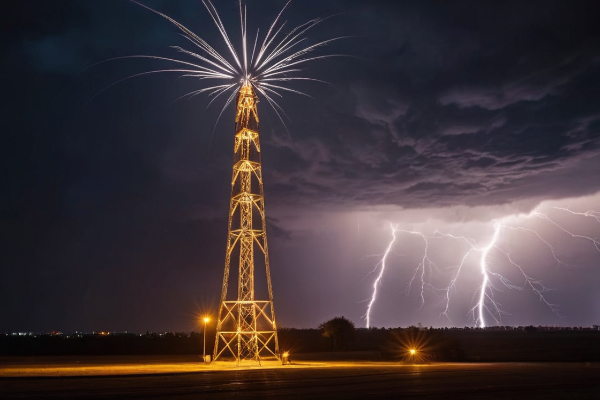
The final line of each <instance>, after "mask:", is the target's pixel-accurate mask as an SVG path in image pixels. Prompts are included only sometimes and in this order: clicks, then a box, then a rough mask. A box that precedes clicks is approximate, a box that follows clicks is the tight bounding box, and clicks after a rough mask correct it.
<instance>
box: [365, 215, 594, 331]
mask: <svg viewBox="0 0 600 400" xmlns="http://www.w3.org/2000/svg"><path fill="white" fill-rule="evenodd" d="M553 209H554V210H558V211H561V212H565V213H568V214H570V215H572V216H579V217H586V218H591V219H594V220H596V221H597V222H599V223H600V212H598V211H585V212H576V211H572V210H570V209H568V208H562V207H554V208H553ZM530 218H540V219H542V220H544V221H546V222H548V223H549V224H550V225H551V226H553V227H554V228H556V229H558V230H559V231H561V232H563V233H565V234H567V235H569V236H571V237H572V238H574V239H578V240H584V241H588V242H590V243H592V244H593V245H594V247H595V248H596V250H598V251H600V241H599V240H598V239H595V238H593V237H591V236H586V235H582V234H579V233H575V232H573V231H572V230H569V229H567V228H565V227H564V226H563V225H561V224H560V223H558V222H556V220H555V219H554V218H551V217H549V216H548V214H547V213H542V212H540V211H536V210H534V211H532V212H531V213H529V214H527V215H522V214H519V215H511V216H507V217H504V218H502V219H497V220H493V221H492V222H491V225H492V229H493V232H492V237H491V239H490V240H489V241H488V242H487V244H486V245H481V246H480V245H478V244H477V242H476V241H475V240H474V239H470V238H467V237H465V236H455V235H452V234H449V233H443V232H440V231H438V230H436V231H435V232H434V233H433V235H430V236H428V235H426V234H424V233H422V232H420V231H414V230H405V229H399V228H398V226H399V225H393V224H392V223H390V230H391V240H390V242H389V243H388V245H387V247H386V250H385V252H384V253H383V255H382V257H381V259H380V261H379V262H378V263H377V264H376V265H375V268H374V270H378V271H379V272H378V274H377V277H376V279H375V281H374V283H373V292H372V295H371V298H370V301H369V304H368V307H367V311H366V314H365V319H366V326H367V328H369V327H370V326H371V311H372V309H373V306H374V303H375V300H376V297H377V289H378V288H379V287H380V286H381V284H382V281H383V275H384V272H385V267H386V262H387V260H388V257H389V253H390V251H391V249H392V247H393V245H394V243H395V242H396V239H397V234H398V233H406V234H410V235H417V236H419V237H420V238H422V239H423V241H424V243H425V247H424V250H423V257H422V259H421V260H420V262H419V263H418V265H417V266H416V268H415V269H414V271H413V273H412V276H411V278H410V280H409V282H408V284H407V288H406V293H407V294H408V292H409V291H410V288H411V287H412V286H413V285H414V284H415V281H417V282H418V285H419V287H420V292H419V295H420V300H421V307H422V306H423V305H424V303H425V290H426V289H427V288H430V289H431V290H432V291H433V292H435V293H438V292H441V293H443V296H442V297H443V300H442V303H443V304H444V310H443V311H442V313H441V315H443V316H445V317H447V318H448V319H449V317H448V312H449V309H450V303H451V297H452V296H451V295H452V293H453V292H455V291H456V283H457V281H458V280H459V277H460V276H461V274H463V273H464V271H465V269H466V268H465V267H466V265H467V261H468V260H469V259H470V258H471V256H472V255H473V254H474V253H479V254H480V256H479V259H478V270H479V274H480V276H481V284H480V286H479V288H478V290H477V292H476V293H475V294H476V296H475V297H476V298H477V300H476V302H475V305H474V306H473V308H471V310H470V311H469V313H470V314H471V315H472V317H473V320H474V323H475V325H477V326H479V327H481V328H484V327H485V326H486V317H488V316H490V317H492V318H493V320H494V322H495V323H496V324H500V323H501V316H502V314H506V312H504V311H503V310H502V308H501V307H500V305H499V304H498V302H497V301H496V300H495V299H494V293H495V292H496V291H498V290H500V289H501V288H507V289H511V290H512V289H515V290H523V289H526V288H528V289H529V290H531V291H532V292H533V293H535V295H536V296H537V297H538V299H539V300H540V301H541V302H542V303H543V304H545V305H546V306H547V307H548V308H549V309H550V310H551V311H552V312H553V313H555V314H556V315H558V316H559V317H560V313H559V310H558V306H557V305H556V304H553V303H551V302H550V301H548V300H547V299H546V297H545V296H544V293H545V292H547V291H549V290H550V289H549V288H547V287H546V286H545V285H544V284H543V283H542V281H540V280H538V279H535V278H533V277H531V276H530V275H528V274H527V273H526V271H525V268H524V267H523V266H522V265H521V264H519V263H518V262H517V261H515V260H514V259H513V257H512V256H511V254H510V252H509V251H508V250H506V249H504V248H503V247H502V235H503V232H505V231H508V230H514V231H518V232H522V233H526V234H529V235H531V236H533V237H534V238H536V239H537V240H539V241H540V242H541V243H542V244H544V245H545V246H546V247H547V248H548V250H549V252H550V254H551V255H552V257H553V259H554V260H555V261H556V262H557V265H568V264H567V263H565V262H564V261H562V260H561V259H560V258H559V257H558V255H557V254H556V251H555V248H554V246H553V245H552V244H551V243H550V242H549V241H548V240H547V239H545V238H544V236H542V235H541V234H540V233H539V232H538V231H536V230H535V229H532V228H527V227H524V226H520V225H519V224H518V221H519V220H526V219H530ZM434 239H449V240H454V241H461V242H463V243H465V244H466V245H467V249H466V251H464V252H463V253H462V255H461V257H460V262H459V263H458V265H456V266H454V267H452V269H453V270H454V273H453V274H452V276H451V278H450V281H449V283H448V285H447V286H446V287H445V288H441V289H440V288H436V287H435V286H434V285H432V284H431V283H429V282H428V279H427V278H428V277H430V276H431V274H432V273H433V272H437V271H438V270H437V267H436V266H435V264H434V263H433V261H432V260H431V259H430V257H429V253H428V252H429V247H430V240H434ZM493 254H496V255H499V256H500V258H502V257H503V258H504V261H503V262H502V263H501V262H500V260H498V261H497V262H495V263H492V261H491V260H492V255H493ZM498 264H508V265H509V266H511V267H513V268H514V269H516V271H518V272H519V274H520V275H521V276H522V279H523V283H522V284H521V285H517V284H514V283H512V282H511V281H510V280H509V279H508V278H506V277H505V276H504V275H502V274H501V273H500V272H498ZM499 285H500V286H499Z"/></svg>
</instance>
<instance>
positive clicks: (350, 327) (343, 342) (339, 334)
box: [319, 316, 355, 350]
mask: <svg viewBox="0 0 600 400" xmlns="http://www.w3.org/2000/svg"><path fill="white" fill-rule="evenodd" d="M319 329H320V330H321V334H322V335H323V337H326V338H329V340H330V343H331V350H346V349H347V347H348V342H349V341H351V340H352V339H353V338H354V329H355V328H354V322H352V321H350V320H349V319H347V318H346V317H344V316H341V317H335V318H332V319H330V320H329V321H325V322H323V323H322V324H321V325H319Z"/></svg>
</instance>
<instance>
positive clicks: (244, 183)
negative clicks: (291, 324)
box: [213, 83, 279, 364]
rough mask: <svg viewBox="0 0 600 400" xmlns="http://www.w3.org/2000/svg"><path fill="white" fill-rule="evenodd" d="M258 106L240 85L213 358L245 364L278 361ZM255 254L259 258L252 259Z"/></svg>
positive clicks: (251, 93)
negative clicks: (231, 291) (232, 285)
mask: <svg viewBox="0 0 600 400" xmlns="http://www.w3.org/2000/svg"><path fill="white" fill-rule="evenodd" d="M257 103H258V98H257V97H256V94H255V93H254V89H253V88H252V86H251V85H250V84H248V83H246V84H244V85H243V86H242V87H241V88H240V91H239V92H238V94H237V106H236V114H235V144H234V149H233V152H234V160H233V175H232V178H231V202H230V206H229V231H228V235H227V253H226V254H225V272H224V275H223V290H222V292H221V303H220V306H219V315H218V322H217V336H216V340H215V350H214V355H213V359H214V360H217V359H219V358H225V357H231V356H233V358H234V359H235V360H236V362H237V363H238V364H239V363H240V361H243V360H254V361H257V362H259V363H260V360H261V357H263V358H264V357H273V356H275V357H277V358H279V344H278V342H277V327H276V324H275V309H274V308H273V287H272V285H271V273H270V270H269V252H268V248H267V230H266V228H267V226H266V220H265V203H264V193H263V177H262V170H261V154H260V141H259V137H258V136H259V135H258V112H257V108H256V106H257ZM255 250H256V251H255ZM255 254H256V255H258V257H256V259H255ZM236 259H237V260H236ZM259 259H260V260H259ZM232 260H234V261H233V265H234V267H235V263H236V262H238V291H237V300H227V289H228V287H229V271H230V267H231V265H232V262H231V261H232ZM255 260H256V261H264V266H265V275H266V284H267V291H268V295H269V299H268V300H256V299H255V290H254V270H255V268H254V267H255Z"/></svg>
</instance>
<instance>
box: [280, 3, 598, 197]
mask: <svg viewBox="0 0 600 400" xmlns="http://www.w3.org/2000/svg"><path fill="white" fill-rule="evenodd" d="M346 7H347V6H346ZM347 8H349V9H350V10H351V11H350V12H349V15H350V16H349V17H347V18H348V19H349V20H350V21H352V22H353V23H354V25H353V27H352V28H354V29H356V30H358V34H357V36H359V38H357V39H353V40H354V43H355V46H350V45H348V48H344V50H348V49H350V48H352V50H354V51H356V53H358V54H357V55H358V56H359V57H362V58H363V60H359V61H356V60H347V59H343V61H340V60H336V61H335V62H336V67H338V68H340V69H343V70H345V71H346V72H344V73H343V74H344V78H343V79H344V81H343V83H342V82H341V81H337V80H336V77H335V76H334V77H332V80H333V82H334V84H337V86H336V87H337V88H338V90H339V91H338V92H337V93H335V91H333V90H332V91H330V92H328V93H329V98H328V100H327V103H328V104H327V105H326V106H325V107H324V109H325V110H326V111H325V112H318V111H315V110H312V113H314V114H313V115H307V114H303V115H300V116H299V117H297V119H298V120H304V121H305V122H303V124H302V125H299V124H298V123H295V124H294V126H295V128H294V130H295V131H298V132H301V134H300V135H299V137H298V138H297V141H296V150H295V152H296V154H297V155H298V156H299V157H300V158H301V159H302V160H303V161H304V162H305V163H308V164H309V166H308V167H304V168H302V170H301V171H296V175H297V176H295V178H294V179H293V180H290V183H289V188H288V190H287V193H292V194H293V195H294V196H295V197H297V196H300V197H302V196H303V195H304V196H306V197H307V201H313V200H314V198H313V197H312V196H311V195H309V194H312V193H314V192H315V191H317V192H324V193H323V194H322V195H320V196H319V200H320V201H322V200H323V199H324V198H326V199H328V200H327V201H330V202H332V203H334V204H339V203H347V204H348V205H349V206H351V205H355V206H356V205H358V206H360V204H364V202H367V203H368V204H396V205H400V206H404V207H416V206H423V205H424V204H428V205H430V206H439V205H453V204H462V203H465V202H466V203H468V204H472V205H475V204H499V203H504V202H510V201H513V200H515V197H514V195H515V193H516V192H520V194H519V196H518V197H520V198H526V197H547V196H549V197H554V196H558V197H561V196H568V195H569V194H585V193H594V192H596V191H598V190H599V189H600V187H599V186H598V184H597V183H595V182H592V179H587V180H586V179H582V180H580V181H579V182H577V181H575V182H572V183H571V184H570V185H569V187H568V189H565V190H564V191H563V192H562V193H559V192H557V191H556V185H555V183H554V179H553V177H557V176H562V175H565V174H566V175H569V174H571V175H573V174H578V173H579V174H581V175H592V174H591V173H587V174H586V171H590V170H589V163H590V162H591V163H592V164H597V163H598V160H599V158H598V157H599V146H598V145H599V144H600V138H599V136H600V132H598V129H597V123H598V121H600V112H599V111H598V109H599V108H598V104H599V102H600V98H599V97H598V94H597V93H600V90H599V89H600V79H599V78H598V77H599V76H600V75H599V72H600V65H599V64H598V62H597V60H598V55H599V52H600V38H599V36H598V33H599V32H598V28H597V24H596V23H595V21H594V18H592V17H590V15H592V14H593V10H594V9H595V8H596V7H595V6H594V5H591V4H586V3H582V2H576V3H575V4H569V5H566V4H565V3H561V2H550V3H548V2H528V3H527V4H526V5H521V4H516V3H515V4H513V5H512V6H509V5H506V4H502V5H500V4H498V5H495V4H490V3H477V4H474V3H472V2H467V3H460V2H459V3H456V4H453V5H452V6H449V5H447V4H439V3H435V2H434V3H427V4H425V3H418V4H417V3H399V4H397V5H389V4H388V3H377V2H375V3H370V4H369V5H365V4H364V3H356V4H353V5H351V6H350V7H347ZM358 15H360V17H358ZM325 96H327V95H325ZM317 101H318V100H317ZM332 103H333V104H332ZM315 114H317V115H315ZM588 160H590V161H588ZM595 170H596V168H593V171H595ZM590 172H591V171H590ZM357 175H358V176H360V177H361V179H356V177H357ZM273 179H277V178H276V177H274V178H273ZM532 180H537V181H538V182H537V184H536V185H533V186H532V185H531V184H530V182H531V181H532ZM305 182H306V185H304V183H305ZM308 182H310V183H308Z"/></svg>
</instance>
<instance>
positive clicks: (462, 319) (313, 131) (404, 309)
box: [0, 0, 600, 332]
mask: <svg viewBox="0 0 600 400" xmlns="http://www.w3.org/2000/svg"><path fill="white" fill-rule="evenodd" d="M214 3H215V6H216V7H217V9H218V10H219V12H220V13H221V16H222V18H223V22H224V23H225V25H226V26H227V27H228V29H229V31H230V33H231V36H232V39H233V40H234V42H235V43H239V15H238V3H237V0H215V1H214ZM144 4H147V5H148V6H150V7H152V8H154V9H157V10H159V11H161V12H164V13H166V14H168V15H169V16H171V17H173V18H175V19H176V20H178V21H180V22H181V23H183V24H184V25H185V26H187V27H188V28H190V29H191V30H192V31H194V32H195V33H197V34H198V35H199V36H201V37H203V38H205V39H206V40H207V41H208V42H209V43H212V44H214V46H215V48H216V49H217V50H219V51H222V52H223V53H225V48H224V46H223V44H222V41H221V39H220V37H219V36H218V32H217V30H216V28H215V26H214V24H213V23H212V21H211V19H210V17H209V15H208V13H207V12H206V10H205V9H204V7H203V5H202V3H201V1H199V0H188V1H186V0H179V1H167V0H162V1H161V0H146V1H144ZM284 4H285V1H279V0H277V1H275V0H264V1H262V0H261V1H256V0H255V1H249V2H248V24H249V32H250V33H252V35H254V34H255V32H256V29H257V28H260V31H261V34H264V32H265V31H266V29H267V28H268V25H269V24H270V23H271V22H272V20H273V19H274V17H275V16H276V15H277V13H278V12H279V11H280V9H281V7H283V5H284ZM598 15H600V6H599V5H598V2H596V1H589V2H584V1H558V2H557V1H549V0H543V1H525V2H524V1H502V2H498V1H453V2H447V1H397V2H396V1H380V0H370V1H358V0H328V1H313V0H310V1H309V0H295V1H293V2H292V4H291V5H290V6H289V8H288V9H287V10H286V11H285V12H284V15H283V19H284V20H287V21H288V24H287V25H286V26H285V28H284V31H286V30H289V29H291V27H293V26H296V25H299V24H300V23H303V22H305V21H307V20H309V19H311V18H314V17H323V16H332V17H331V18H330V19H327V20H326V21H325V22H323V23H322V24H321V25H319V26H317V27H315V28H314V29H313V30H311V31H310V32H309V34H308V35H307V38H308V39H307V43H314V42H316V41H319V40H323V39H326V38H330V37H337V36H349V38H346V39H343V40H340V41H337V42H335V43H332V44H331V45H329V46H327V47H325V48H322V49H319V50H317V52H315V55H320V54H332V53H335V54H344V55H346V56H344V57H335V58H329V59H324V60H319V61H316V62H314V63H311V64H306V68H305V70H304V71H303V74H304V75H306V76H311V77H314V78H318V79H322V80H325V81H327V82H328V83H327V84H322V83H315V82H306V83H300V84H298V83H296V84H295V85H294V86H293V87H294V88H295V89H299V90H302V91H304V92H306V93H308V94H310V95H311V96H312V97H313V98H312V99H311V98H308V97H303V96H298V95H294V94H291V93H286V96H285V98H283V99H282V100H281V101H280V104H281V106H282V107H283V108H284V109H285V111H286V113H287V115H288V117H289V120H286V125H287V127H288V129H289V133H288V132H287V131H286V129H285V127H284V126H283V125H282V123H281V122H280V121H279V120H278V118H277V116H276V114H275V113H274V112H273V111H272V110H271V109H270V107H268V104H267V102H266V101H262V102H261V103H260V104H259V114H260V118H261V121H260V123H261V130H260V133H261V143H262V152H263V159H262V161H263V172H264V176H265V199H266V213H267V220H268V238H269V249H270V259H271V271H272V279H273V286H274V296H275V310H276V313H277V318H278V325H279V326H282V327H297V328H303V327H316V326H317V325H318V324H319V323H321V322H323V321H325V320H327V319H329V318H331V317H334V316H339V315H344V316H346V317H347V318H349V319H351V320H352V321H354V322H355V323H356V325H357V326H365V319H364V317H365V313H366V310H367V305H368V303H369V300H370V298H371V294H372V288H373V283H374V281H375V279H376V277H377V274H378V273H379V272H380V271H381V269H380V268H381V266H379V267H376V265H377V264H378V261H379V260H380V259H381V255H382V253H383V252H384V251H385V249H386V247H387V246H388V244H389V242H390V240H391V238H392V231H391V226H396V225H397V228H398V229H399V230H404V231H411V232H421V233H423V234H424V235H426V236H428V237H430V239H429V245H428V252H429V253H428V254H429V260H430V261H431V263H428V262H426V263H425V264H426V265H425V268H424V269H419V263H420V262H421V261H422V259H423V254H424V253H423V251H424V248H425V242H424V240H423V237H421V236H419V235H418V234H416V233H409V232H401V231H398V232H396V235H397V238H396V241H395V242H394V245H393V246H392V248H391V251H390V254H389V256H388V258H387V260H386V264H385V267H386V269H385V271H384V274H383V276H382V281H381V285H380V286H378V295H377V296H378V297H377V300H376V302H375V303H374V305H373V308H372V312H371V325H372V326H379V327H381V326H385V327H396V326H408V325H417V324H418V323H421V324H422V325H424V326H436V327H437V326H460V327H462V326H473V325H474V324H475V320H474V315H473V314H471V313H470V311H471V310H472V309H473V307H474V306H476V303H477V299H478V296H479V293H480V292H479V291H478V290H479V285H480V284H481V282H482V274H481V271H480V264H479V263H480V257H481V252H476V251H475V252H473V254H472V255H471V256H470V257H468V259H467V260H466V261H465V264H464V265H463V267H462V269H461V271H460V274H459V275H458V279H457V281H456V285H455V287H454V288H453V289H452V290H450V291H449V292H448V293H450V294H451V300H450V302H449V306H448V312H447V315H446V316H444V315H442V313H443V312H444V309H445V306H446V297H445V296H446V292H445V291H444V290H443V289H444V288H446V287H448V285H449V284H450V281H451V279H452V277H453V276H454V275H453V274H455V273H456V272H457V266H458V265H459V264H460V262H461V259H462V257H463V256H464V254H465V253H466V251H468V249H469V244H468V242H466V241H465V240H463V239H452V238H449V237H443V238H442V237H439V234H436V233H435V231H436V230H438V231H439V232H442V233H447V234H453V235H455V236H461V235H463V236H464V237H468V238H470V239H471V242H470V243H472V244H473V245H475V246H478V248H479V249H481V248H483V247H485V246H486V245H487V244H489V242H490V240H491V239H492V237H493V234H494V225H493V222H492V221H493V220H496V221H501V222H502V223H503V224H505V225H506V226H507V227H506V228H505V229H502V232H501V233H500V241H499V242H498V247H497V248H493V249H491V250H490V253H489V257H488V266H489V269H490V271H492V272H493V273H494V274H501V275H502V276H503V277H504V278H506V279H508V280H510V282H511V284H512V286H511V288H508V287H504V286H503V285H502V284H501V281H502V280H501V279H500V278H499V275H493V277H492V281H493V284H494V287H495V289H494V291H493V298H494V300H495V301H496V302H497V304H498V305H499V309H500V313H499V314H498V313H494V316H495V318H497V319H498V322H496V321H495V320H494V316H492V314H490V313H488V314H486V318H485V320H486V324H487V325H494V324H501V325H562V326H573V325H577V326H579V325H583V326H589V325H592V324H600V291H599V290H598V289H597V286H598V284H599V283H600V250H598V248H597V247H595V246H594V243H593V241H591V240H589V239H586V237H589V238H596V240H598V239H600V221H598V219H597V218H593V216H591V215H589V214H588V216H585V215H575V214H572V213H569V212H568V211H565V210H561V209H560V208H568V209H569V210H571V211H573V212H579V213H583V212H585V211H589V210H596V211H600V179H599V176H600V24H599V23H598ZM0 20H1V24H0V27H1V29H2V35H0V43H1V45H2V54H3V62H2V64H1V65H2V67H1V68H2V93H3V94H4V102H3V106H2V108H1V110H2V119H1V120H2V124H3V128H2V134H1V138H2V142H1V143H2V144H1V146H0V151H1V153H2V154H1V157H0V160H1V163H2V174H1V177H2V183H1V186H0V188H1V196H0V216H1V220H0V222H1V226H0V232H1V241H0V243H1V245H0V249H1V253H0V257H1V258H0V264H1V266H0V268H1V274H2V275H1V279H0V332H2V331H5V332H14V331H42V330H44V331H50V330H61V331H65V332H70V331H75V330H79V331H90V330H116V331H125V330H129V331H135V332H145V331H190V330H199V329H200V324H199V323H198V316H199V315H201V314H204V313H213V315H214V312H215V310H216V307H217V305H218V300H219V296H220V291H221V284H222V277H223V266H224V258H225V245H226V235H227V212H228V207H229V196H230V178H231V167H232V157H233V134H234V109H233V108H232V107H229V108H228V109H227V110H225V112H224V113H223V116H222V117H221V119H220V120H219V122H218V123H217V124H216V126H215V123H216V122H217V117H218V114H219V112H220V110H221V107H222V104H223V103H222V102H219V101H216V102H215V103H214V104H212V105H211V106H210V107H208V108H207V106H208V102H209V99H208V98H207V97H206V96H202V95H201V96H197V97H193V98H191V99H179V98H180V97H181V96H182V95H184V94H185V93H187V92H189V91H191V90H194V89H198V88H200V87H202V85H205V82H200V81H198V80H195V79H192V78H178V76H177V74H151V75H147V76H142V77H138V78H134V79H129V80H124V81H122V82H120V83H118V84H116V85H114V86H111V87H110V88H108V89H107V90H103V89H105V88H106V87H108V86H110V85H111V84H113V83H115V82H117V81H119V80H121V79H123V78H126V77H128V76H130V75H133V74H136V73H140V72H144V71H150V70H153V69H159V68H166V67H172V65H168V64H165V63H159V62H155V61H151V60H148V59H142V60H140V59H138V60H135V59H120V60H114V61H106V60H109V59H111V58H115V57H123V56H130V55H138V54H149V55H159V56H166V57H172V56H177V57H179V55H178V53H177V52H176V51H174V50H173V49H171V48H169V46H171V45H180V46H188V47H189V46H190V43H189V42H187V41H186V40H185V39H184V38H182V37H181V35H179V32H178V30H177V28H176V27H175V26H173V25H172V24H170V23H169V22H168V21H166V20H165V19H163V18H161V17H160V16H158V15H156V14H153V13H151V12H149V11H148V10H145V9H144V8H142V7H140V6H138V5H136V4H134V3H131V2H129V1H126V0H111V1H107V0H103V1H83V0H79V1H67V0H62V1H59V2H51V1H32V0H22V1H12V2H4V3H3V4H2V6H1V11H0ZM103 61H106V62H103ZM98 63H99V64H98ZM213 128H214V135H213ZM556 207H559V208H556ZM531 212H541V213H544V215H547V216H548V217H549V218H550V220H548V219H546V218H544V217H543V216H542V215H540V214H529V213H531ZM596 215H598V214H596ZM509 216H512V217H511V218H508V219H506V218H507V217H509ZM553 222H554V223H553ZM561 227H562V229H561ZM569 232H571V233H573V234H574V235H580V236H572V235H570V234H569ZM436 235H437V236H436ZM584 236H585V237H584ZM431 237H433V238H431ZM507 254H508V255H510V260H512V261H513V262H514V263H516V264H518V265H519V266H520V267H521V269H522V271H523V273H521V272H520V270H519V268H517V267H516V266H515V265H512V264H511V263H510V261H509V259H508V257H507ZM553 254H554V255H553ZM554 257H556V258H557V259H558V261H560V262H558V261H557V260H556V259H554ZM524 274H526V275H527V276H529V277H530V278H531V280H530V281H529V282H530V283H533V282H537V281H541V282H542V283H543V285H544V286H545V287H546V288H548V289H549V290H548V291H546V292H543V295H544V296H545V299H546V300H547V302H548V303H550V304H551V305H552V307H553V308H554V309H555V311H553V310H552V309H551V307H549V306H548V305H547V304H545V303H544V302H543V301H540V299H539V297H538V295H537V294H536V293H535V292H534V291H533V290H531V286H528V282H527V281H526V279H525V277H524ZM421 276H423V279H424V281H423V284H422V283H421V280H420V279H421ZM411 279H413V280H412V285H410V286H409V283H410V282H411ZM421 287H423V298H421V293H420V291H421ZM489 293H490V295H491V293H492V291H490V292H489ZM423 300H424V303H422V301H423ZM488 305H490V304H488ZM475 317H476V315H475Z"/></svg>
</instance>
